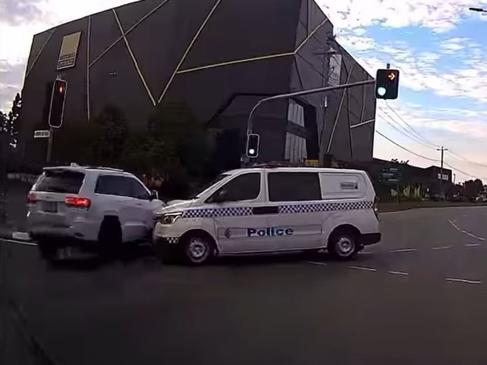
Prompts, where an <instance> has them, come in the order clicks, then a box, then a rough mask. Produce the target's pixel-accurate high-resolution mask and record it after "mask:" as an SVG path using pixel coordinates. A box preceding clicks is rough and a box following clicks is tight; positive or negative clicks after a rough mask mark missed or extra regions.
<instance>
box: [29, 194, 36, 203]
mask: <svg viewBox="0 0 487 365" xmlns="http://www.w3.org/2000/svg"><path fill="white" fill-rule="evenodd" d="M35 203H37V196H36V195H35V193H29V194H28V195H27V204H35Z"/></svg>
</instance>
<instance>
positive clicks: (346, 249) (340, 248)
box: [328, 232, 358, 260]
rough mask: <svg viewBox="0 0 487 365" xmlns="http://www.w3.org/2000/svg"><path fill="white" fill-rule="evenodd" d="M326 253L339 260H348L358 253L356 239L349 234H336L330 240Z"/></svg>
mask: <svg viewBox="0 0 487 365" xmlns="http://www.w3.org/2000/svg"><path fill="white" fill-rule="evenodd" d="M328 252H330V254H331V255H333V256H334V257H336V258H337V259H339V260H350V259H352V258H353V257H354V256H355V255H356V254H357V252H358V245H357V237H356V235H354V234H353V233H350V232H338V233H336V234H334V235H333V236H332V237H331V238H330V242H329V244H328Z"/></svg>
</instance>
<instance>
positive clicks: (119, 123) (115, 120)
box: [92, 106, 128, 165]
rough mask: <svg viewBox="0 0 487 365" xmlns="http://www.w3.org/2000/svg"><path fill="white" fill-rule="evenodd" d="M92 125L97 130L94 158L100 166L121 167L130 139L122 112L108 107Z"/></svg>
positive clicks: (113, 107)
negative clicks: (128, 138) (122, 157)
mask: <svg viewBox="0 0 487 365" xmlns="http://www.w3.org/2000/svg"><path fill="white" fill-rule="evenodd" d="M92 123H93V124H94V127H95V129H96V131H95V136H94V140H93V143H94V147H93V157H94V159H95V160H96V161H98V162H99V163H100V164H108V165H120V163H121V156H122V154H123V151H124V149H125V144H126V142H127V137H128V127H127V122H126V120H125V117H124V115H123V113H122V111H121V110H120V109H119V108H117V107H115V106H107V107H105V109H104V110H103V112H102V113H100V114H99V115H98V116H96V117H95V118H94V119H93V121H92Z"/></svg>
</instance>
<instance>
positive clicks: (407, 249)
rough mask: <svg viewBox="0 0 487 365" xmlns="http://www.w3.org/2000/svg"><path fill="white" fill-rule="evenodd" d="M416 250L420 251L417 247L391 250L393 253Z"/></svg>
mask: <svg viewBox="0 0 487 365" xmlns="http://www.w3.org/2000/svg"><path fill="white" fill-rule="evenodd" d="M414 251H418V249H416V248H401V249H399V250H393V251H391V252H392V253H401V252H414Z"/></svg>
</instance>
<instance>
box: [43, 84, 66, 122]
mask: <svg viewBox="0 0 487 365" xmlns="http://www.w3.org/2000/svg"><path fill="white" fill-rule="evenodd" d="M67 89H68V83H67V81H66V80H61V79H56V81H54V85H53V87H52V94H51V105H50V107H49V119H48V124H49V127H51V128H61V126H62V125H63V117H64V104H65V102H66V91H67Z"/></svg>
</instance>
